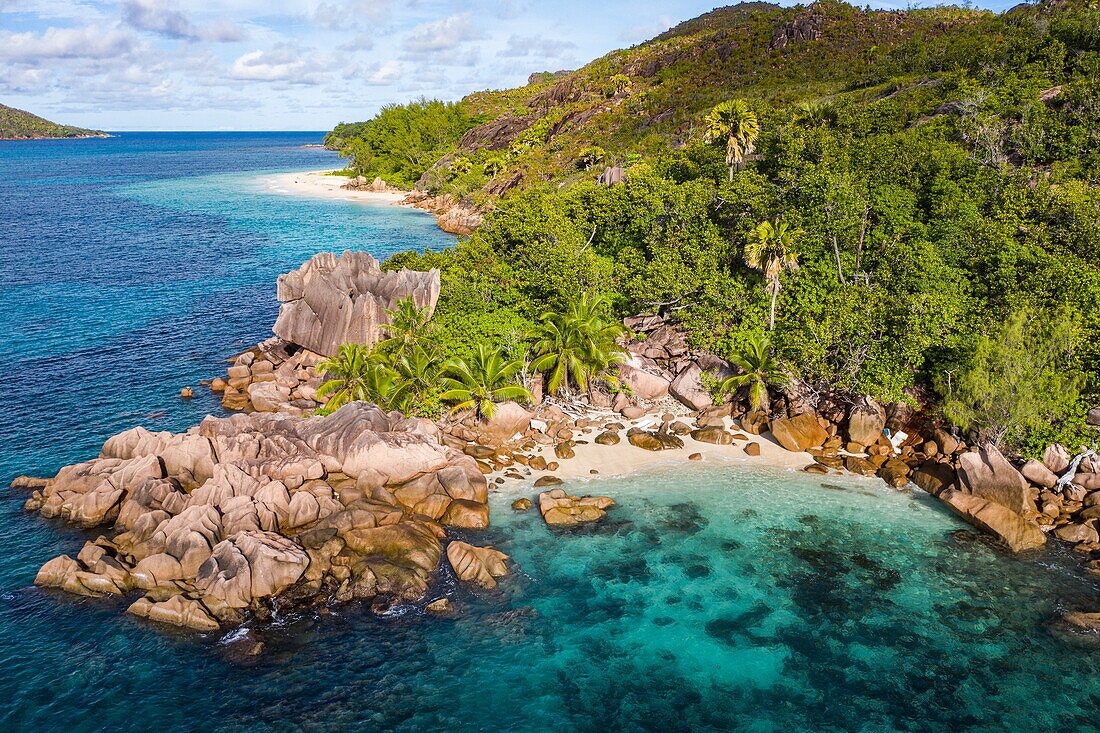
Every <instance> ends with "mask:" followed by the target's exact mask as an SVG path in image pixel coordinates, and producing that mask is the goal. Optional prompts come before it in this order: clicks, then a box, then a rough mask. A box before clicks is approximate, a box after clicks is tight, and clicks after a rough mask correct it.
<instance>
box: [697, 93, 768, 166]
mask: <svg viewBox="0 0 1100 733" xmlns="http://www.w3.org/2000/svg"><path fill="white" fill-rule="evenodd" d="M706 126H707V127H706V132H705V134H704V139H705V140H706V141H707V142H708V143H710V142H714V141H715V140H721V139H723V138H724V139H725V141H726V165H727V166H729V169H730V180H731V181H732V180H733V172H734V170H740V169H741V166H742V165H744V163H745V158H746V157H747V156H749V155H751V154H752V151H754V150H756V139H757V138H758V137H759V136H760V120H759V119H757V117H756V113H755V112H753V111H752V109H751V108H750V107H749V105H748V103H747V102H745V100H743V99H735V100H730V101H728V102H722V103H721V104H719V105H718V106H717V107H715V108H714V109H712V110H711V111H710V113H709V114H708V115H707V119H706Z"/></svg>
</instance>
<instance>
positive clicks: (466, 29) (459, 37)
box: [403, 14, 485, 54]
mask: <svg viewBox="0 0 1100 733" xmlns="http://www.w3.org/2000/svg"><path fill="white" fill-rule="evenodd" d="M484 37H485V36H484V34H483V33H482V32H481V31H479V30H478V29H477V28H475V27H474V26H472V25H471V24H470V16H469V15H468V14H462V15H452V16H451V17H449V18H443V19H442V20H436V21H433V22H431V23H422V24H421V25H418V26H417V27H416V28H413V29H412V31H411V32H410V33H409V35H408V36H406V38H405V42H404V44H403V46H404V48H405V50H406V51H408V52H409V53H410V54H434V53H439V52H440V51H450V50H452V49H455V48H458V47H459V46H461V45H462V44H464V43H467V42H469V41H477V40H480V39H482V38H484Z"/></svg>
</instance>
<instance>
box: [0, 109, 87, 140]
mask: <svg viewBox="0 0 1100 733" xmlns="http://www.w3.org/2000/svg"><path fill="white" fill-rule="evenodd" d="M93 136H95V137H106V134H105V133H104V132H102V131H100V130H85V129H83V128H80V127H70V126H69V125H59V124H57V123H56V122H50V121H49V120H46V119H43V118H41V117H39V116H38V115H32V114H31V113H30V112H24V111H23V110H21V109H15V108H14V107H6V106H4V105H2V104H0V139H4V138H13V139H28V138H54V137H93Z"/></svg>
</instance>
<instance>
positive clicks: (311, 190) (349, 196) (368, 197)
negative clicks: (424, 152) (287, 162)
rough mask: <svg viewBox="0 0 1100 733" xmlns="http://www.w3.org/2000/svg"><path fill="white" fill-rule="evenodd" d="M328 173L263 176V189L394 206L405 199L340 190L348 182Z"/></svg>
mask: <svg viewBox="0 0 1100 733" xmlns="http://www.w3.org/2000/svg"><path fill="white" fill-rule="evenodd" d="M329 173H330V171H327V170H324V171H302V172H300V173H280V174H278V175H274V176H264V177H263V178H262V179H261V180H262V181H263V184H264V187H265V188H266V189H267V190H268V191H271V192H272V193H278V194H286V195H293V196H312V197H314V198H327V199H343V200H346V201H369V202H373V203H384V204H396V203H397V202H399V201H401V200H402V199H403V198H405V193H403V192H401V191H397V192H388V191H387V192H382V193H376V192H374V191H349V190H348V189H346V188H340V187H341V186H343V185H344V184H345V183H347V182H348V179H347V177H345V176H333V175H329Z"/></svg>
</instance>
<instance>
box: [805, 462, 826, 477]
mask: <svg viewBox="0 0 1100 733" xmlns="http://www.w3.org/2000/svg"><path fill="white" fill-rule="evenodd" d="M802 471H803V473H814V474H817V475H819V476H824V475H826V474H828V473H829V469H828V468H826V467H825V466H822V465H821V464H820V463H811V464H810V465H808V466H805V467H804V468H803V469H802Z"/></svg>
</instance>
